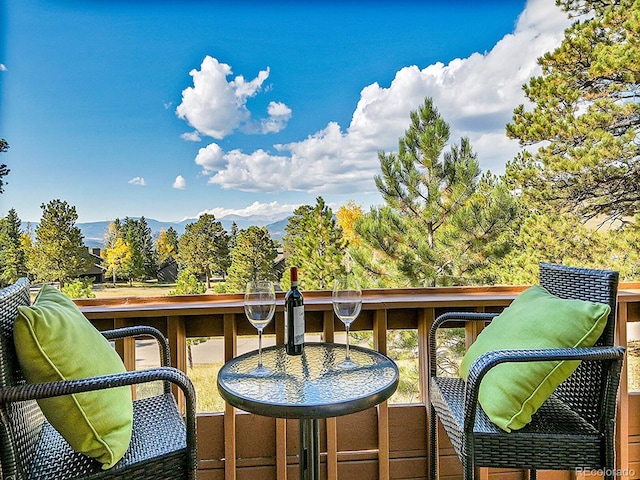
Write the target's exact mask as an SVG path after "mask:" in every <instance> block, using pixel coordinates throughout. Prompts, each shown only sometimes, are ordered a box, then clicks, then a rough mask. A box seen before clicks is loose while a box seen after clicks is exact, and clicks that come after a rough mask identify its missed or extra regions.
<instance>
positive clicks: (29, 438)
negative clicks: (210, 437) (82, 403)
mask: <svg viewBox="0 0 640 480" xmlns="http://www.w3.org/2000/svg"><path fill="white" fill-rule="evenodd" d="M29 304H30V299H29V282H28V280H27V279H20V280H18V281H17V282H16V283H15V284H14V285H11V286H9V287H7V288H4V289H2V290H0V463H1V467H0V468H1V472H2V475H0V478H4V479H5V480H8V479H11V480H27V479H56V480H62V479H123V480H124V479H134V478H135V479H154V480H158V479H167V480H169V479H171V480H174V479H195V478H196V431H195V428H196V424H195V420H196V419H195V392H194V389H193V385H192V384H191V381H190V380H189V378H188V377H187V376H186V375H184V374H183V373H182V372H180V371H179V370H177V369H175V368H171V367H167V366H165V365H168V364H169V349H168V345H167V342H166V339H165V338H164V337H163V336H162V334H161V333H160V332H159V331H158V330H156V329H154V328H151V327H132V328H122V329H118V330H111V331H109V332H104V335H105V337H106V338H107V339H109V340H115V339H118V338H124V337H127V336H129V337H131V336H133V337H138V336H152V337H154V338H156V340H157V341H158V342H159V346H160V349H161V353H162V355H161V357H162V360H161V361H162V366H161V367H160V368H152V369H148V370H139V371H132V372H125V373H121V374H114V375H108V376H102V377H94V378H87V379H80V380H70V381H58V382H52V383H44V384H27V383H26V382H25V380H24V378H23V376H22V373H21V371H20V367H19V365H18V361H17V358H16V352H15V349H14V346H13V322H14V320H15V318H16V316H17V312H18V306H19V305H29ZM158 380H159V381H162V382H163V383H164V392H163V393H162V394H160V395H157V396H154V397H149V398H145V399H140V400H136V401H134V420H133V425H134V426H133V435H132V439H131V443H130V446H129V449H128V451H127V452H126V454H125V456H124V457H123V458H122V459H121V460H120V461H119V462H118V463H117V464H116V465H115V466H114V467H112V468H111V469H109V470H102V469H101V465H100V463H99V462H97V461H96V460H94V459H92V458H89V457H87V456H85V455H83V454H81V453H77V452H74V451H73V450H72V449H71V447H70V446H69V444H68V443H67V442H66V441H65V440H64V439H63V438H62V437H61V436H60V434H59V433H58V432H57V431H56V430H54V429H53V428H52V427H51V425H50V424H49V423H48V422H47V421H46V419H45V418H44V416H43V414H42V412H41V411H40V408H39V407H38V404H37V402H36V401H35V399H41V398H48V397H55V396H60V395H67V394H71V393H80V392H86V391H89V390H100V389H105V388H111V387H118V386H124V385H134V384H139V383H145V382H151V381H158ZM170 383H173V384H175V385H177V386H178V387H179V388H180V389H181V390H182V391H183V392H184V394H185V398H186V419H183V417H182V415H181V414H180V412H179V411H178V408H177V405H176V401H175V399H174V397H173V395H172V394H171V386H170Z"/></svg>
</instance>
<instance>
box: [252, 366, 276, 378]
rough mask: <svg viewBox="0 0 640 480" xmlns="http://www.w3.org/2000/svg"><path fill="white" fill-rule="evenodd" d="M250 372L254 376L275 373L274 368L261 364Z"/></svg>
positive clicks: (265, 375) (266, 375)
mask: <svg viewBox="0 0 640 480" xmlns="http://www.w3.org/2000/svg"><path fill="white" fill-rule="evenodd" d="M248 374H249V375H251V376H252V377H268V376H269V375H273V370H271V369H270V368H267V367H265V366H264V365H260V366H259V367H256V368H254V369H253V370H251V371H250V372H248Z"/></svg>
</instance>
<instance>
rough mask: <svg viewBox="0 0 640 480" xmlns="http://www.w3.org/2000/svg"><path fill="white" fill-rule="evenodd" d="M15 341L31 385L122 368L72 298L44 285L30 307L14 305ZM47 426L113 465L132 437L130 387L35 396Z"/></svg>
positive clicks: (122, 369) (113, 352)
mask: <svg viewBox="0 0 640 480" xmlns="http://www.w3.org/2000/svg"><path fill="white" fill-rule="evenodd" d="M13 340H14V343H15V346H16V351H17V354H18V361H19V362H20V367H21V368H22V371H23V373H24V376H25V378H26V379H27V381H28V382H29V383H42V382H52V381H57V380H70V379H77V378H86V377H93V376H96V375H108V374H113V373H117V372H124V371H125V367H124V365H123V363H122V360H121V359H120V357H119V356H118V354H117V353H116V351H115V350H114V349H113V348H112V347H111V345H110V344H109V342H108V341H107V340H106V339H105V338H104V337H103V336H102V334H101V333H100V332H99V331H98V330H96V329H95V328H94V327H93V325H91V323H89V321H88V320H87V319H86V318H85V316H84V315H83V314H82V312H81V311H80V310H79V309H78V307H77V306H76V305H75V303H73V301H72V300H71V299H69V298H67V297H66V296H65V295H64V294H62V293H61V292H60V291H58V290H57V289H55V288H54V287H51V286H49V285H44V286H43V287H42V289H41V290H40V292H39V293H38V296H37V297H36V299H35V301H34V303H33V305H32V306H31V307H27V306H21V307H18V317H17V318H16V321H15V326H14V332H13ZM38 403H39V405H40V408H41V409H42V412H43V413H44V415H45V417H46V418H47V420H48V421H49V423H51V425H52V426H53V427H54V428H55V429H56V430H58V432H60V434H61V435H62V436H63V437H64V438H65V440H67V442H69V445H71V447H72V448H73V449H74V450H76V451H78V452H82V453H84V454H85V455H88V456H90V457H93V458H95V459H96V460H98V461H99V462H101V463H102V464H103V465H102V468H103V469H107V468H110V467H112V466H113V465H115V464H116V463H117V462H118V460H120V459H121V458H122V456H123V455H124V454H125V452H126V451H127V449H128V448H129V442H130V441H131V431H132V427H133V403H132V399H131V388H130V387H119V388H111V389H105V390H97V391H93V392H86V393H78V394H73V395H66V396H62V397H54V398H47V399H43V400H38Z"/></svg>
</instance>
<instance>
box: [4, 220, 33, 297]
mask: <svg viewBox="0 0 640 480" xmlns="http://www.w3.org/2000/svg"><path fill="white" fill-rule="evenodd" d="M23 233H24V232H22V231H21V229H20V218H19V217H18V214H17V212H16V211H15V209H13V208H12V209H11V210H9V213H8V214H7V216H6V217H5V218H2V219H0V286H6V285H10V284H12V283H15V281H16V280H18V278H20V277H26V276H27V256H26V253H25V249H24V245H23V243H22V235H23Z"/></svg>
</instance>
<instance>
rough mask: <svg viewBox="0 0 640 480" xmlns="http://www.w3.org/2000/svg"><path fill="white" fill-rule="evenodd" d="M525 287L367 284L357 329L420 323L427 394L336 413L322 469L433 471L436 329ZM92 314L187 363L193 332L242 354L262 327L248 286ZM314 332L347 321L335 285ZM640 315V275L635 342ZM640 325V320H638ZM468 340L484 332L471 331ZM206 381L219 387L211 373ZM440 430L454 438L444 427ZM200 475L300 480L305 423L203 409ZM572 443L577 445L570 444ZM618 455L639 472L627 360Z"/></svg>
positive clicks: (624, 318)
mask: <svg viewBox="0 0 640 480" xmlns="http://www.w3.org/2000/svg"><path fill="white" fill-rule="evenodd" d="M524 288H525V287H451V288H421V289H384V290H366V291H365V292H363V309H362V313H361V314H360V316H359V317H358V319H357V320H356V322H355V323H354V324H353V326H352V330H369V331H371V332H372V333H373V339H374V348H376V349H377V350H379V351H381V352H383V353H386V352H387V333H388V332H389V331H391V330H396V329H415V330H417V332H418V363H419V371H420V375H419V380H418V389H419V391H420V399H419V402H418V403H413V404H408V405H389V404H387V403H386V402H385V403H384V404H382V405H379V406H378V407H376V408H372V409H370V410H368V411H365V412H361V413H358V414H353V415H349V416H346V417H339V418H337V419H328V420H326V421H323V422H322V426H321V451H322V452H323V454H322V475H323V477H324V476H325V475H326V476H327V477H326V478H329V479H335V478H340V480H349V479H354V480H365V479H366V480H368V479H375V478H380V479H415V480H418V479H428V471H429V469H428V455H427V452H428V445H427V442H428V438H427V437H428V435H427V432H428V428H427V426H428V421H429V418H428V408H426V402H427V383H428V379H427V374H426V372H428V368H427V364H426V363H427V358H428V356H427V332H428V330H429V328H430V326H431V324H432V322H433V320H434V319H435V318H436V317H437V316H438V315H439V314H441V313H444V312H445V311H460V310H467V311H480V312H483V311H485V312H497V311H500V310H501V309H503V308H504V307H505V306H507V305H508V304H509V303H510V302H511V300H513V298H514V297H515V296H516V295H517V294H518V293H519V292H520V291H522V290H523V289H524ZM283 301H284V300H283V296H282V294H279V295H278V308H277V310H276V316H275V321H274V322H272V323H271V324H270V325H269V326H268V327H267V330H266V333H267V334H275V338H276V342H278V343H280V342H282V341H283V340H284V318H283V311H282V306H283ZM77 303H78V305H79V306H80V308H81V310H82V311H83V312H84V314H85V315H86V316H87V317H88V318H89V319H90V320H91V321H92V322H93V323H94V325H96V327H97V328H99V329H109V328H115V327H122V326H128V325H139V324H146V325H153V326H155V327H157V328H159V329H160V330H161V331H162V332H164V334H165V335H166V336H167V338H168V339H169V344H170V346H171V353H172V363H173V366H175V367H177V368H179V369H181V370H183V371H185V372H186V371H187V349H186V339H187V338H189V337H220V338H223V339H224V340H223V342H222V345H223V347H222V348H223V350H224V352H223V358H224V359H225V360H228V359H230V358H232V357H234V356H235V355H236V354H237V345H238V337H239V336H241V335H255V334H256V332H255V329H254V328H253V327H252V326H251V325H250V324H249V323H248V322H247V320H246V318H245V317H244V310H243V305H242V296H241V295H197V296H179V297H155V298H123V299H94V300H78V301H77ZM305 315H306V331H307V333H314V332H315V333H321V334H322V336H323V338H324V339H325V340H326V341H333V340H334V334H335V333H336V332H337V331H341V330H343V329H344V327H343V326H342V323H341V322H340V321H339V320H337V319H336V318H335V317H334V314H333V310H332V306H331V295H330V292H305ZM631 322H640V283H637V284H622V285H621V286H620V293H619V308H618V333H617V340H618V343H619V344H620V345H623V346H626V345H627V325H628V324H629V323H631ZM639 325H640V324H639ZM466 334H467V342H471V341H472V340H473V339H474V338H475V335H476V332H475V331H473V329H469V330H467V331H466ZM116 348H117V350H118V352H119V353H120V354H121V355H122V357H123V359H124V361H125V365H126V366H127V367H128V368H135V364H136V358H135V354H136V353H135V344H134V342H131V341H128V342H124V341H121V342H120V343H118V344H117V345H116ZM205 388H211V389H215V388H216V379H215V378H211V379H210V381H209V383H208V386H207V387H205ZM440 438H441V439H442V438H445V436H443V435H441V436H440ZM198 445H199V452H198V454H199V475H198V478H199V479H200V480H222V479H224V480H234V479H237V480H243V479H278V480H284V479H288V480H291V479H297V478H298V467H297V457H296V455H297V451H298V425H297V421H294V420H281V419H272V418H265V417H258V416H255V415H251V414H246V413H242V412H238V411H236V410H235V409H234V408H233V407H230V406H228V405H227V406H226V408H225V411H224V412H217V413H202V414H199V415H198ZM567 448H571V447H570V446H567ZM439 453H440V469H441V478H443V479H452V480H453V479H455V478H461V467H460V463H459V462H458V460H457V458H456V457H455V455H454V454H453V451H452V448H451V446H450V445H447V444H446V443H445V442H442V443H441V445H440V451H439ZM617 462H618V467H619V471H620V473H622V474H628V475H627V477H628V478H639V477H640V395H638V394H636V393H635V392H631V393H630V392H629V391H628V387H627V362H625V366H624V369H623V379H622V383H621V388H620V401H619V408H618V422H617ZM482 476H483V477H484V478H489V477H491V478H500V479H519V478H524V477H523V474H522V472H519V471H504V470H502V471H494V470H487V469H483V471H482ZM538 478H542V479H569V478H575V473H574V472H548V473H544V474H542V475H540V476H539V477H538Z"/></svg>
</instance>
